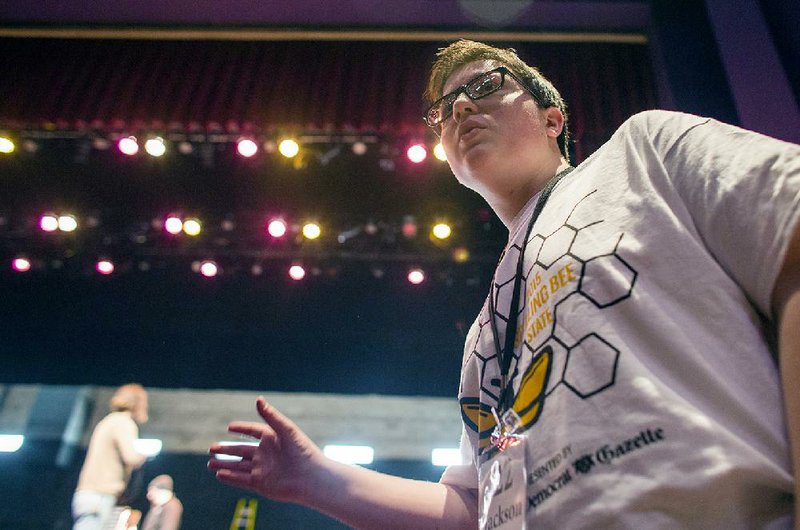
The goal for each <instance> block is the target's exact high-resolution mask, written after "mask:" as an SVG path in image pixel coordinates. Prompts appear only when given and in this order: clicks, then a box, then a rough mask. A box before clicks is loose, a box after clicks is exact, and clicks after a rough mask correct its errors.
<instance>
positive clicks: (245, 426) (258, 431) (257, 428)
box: [228, 421, 275, 440]
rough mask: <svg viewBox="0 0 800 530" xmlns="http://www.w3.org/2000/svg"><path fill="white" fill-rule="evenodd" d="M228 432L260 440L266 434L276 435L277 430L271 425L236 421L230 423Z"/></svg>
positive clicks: (268, 435) (269, 435) (267, 435)
mask: <svg viewBox="0 0 800 530" xmlns="http://www.w3.org/2000/svg"><path fill="white" fill-rule="evenodd" d="M228 432H233V433H236V434H242V435H244V436H249V437H251V438H255V439H256V440H260V439H262V438H264V437H265V436H266V437H267V438H269V437H274V436H275V431H274V430H273V429H272V427H270V426H269V425H264V424H262V423H253V422H250V421H234V422H231V423H229V424H228Z"/></svg>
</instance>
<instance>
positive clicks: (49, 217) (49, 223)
mask: <svg viewBox="0 0 800 530" xmlns="http://www.w3.org/2000/svg"><path fill="white" fill-rule="evenodd" d="M39 228H41V229H42V230H44V231H45V232H55V231H56V230H58V217H56V216H55V215H53V214H50V213H46V214H44V215H43V216H42V217H40V218H39Z"/></svg>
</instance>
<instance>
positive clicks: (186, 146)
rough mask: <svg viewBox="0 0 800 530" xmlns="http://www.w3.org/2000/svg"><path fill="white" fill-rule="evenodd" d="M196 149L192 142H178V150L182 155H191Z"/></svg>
mask: <svg viewBox="0 0 800 530" xmlns="http://www.w3.org/2000/svg"><path fill="white" fill-rule="evenodd" d="M193 151H194V146H193V145H192V144H191V142H187V141H185V140H184V141H183V142H180V143H179V144H178V152H179V153H180V154H182V155H190V154H192V152H193Z"/></svg>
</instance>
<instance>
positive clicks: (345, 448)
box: [322, 445, 375, 464]
mask: <svg viewBox="0 0 800 530" xmlns="http://www.w3.org/2000/svg"><path fill="white" fill-rule="evenodd" d="M322 452H323V453H324V454H325V456H327V457H328V458H330V459H331V460H336V461H337V462H341V463H343V464H371V463H372V460H373V458H374V456H375V450H374V449H372V447H368V446H366V445H326V446H325V447H324V448H323V449H322Z"/></svg>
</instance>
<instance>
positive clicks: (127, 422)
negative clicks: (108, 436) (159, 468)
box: [113, 418, 145, 467]
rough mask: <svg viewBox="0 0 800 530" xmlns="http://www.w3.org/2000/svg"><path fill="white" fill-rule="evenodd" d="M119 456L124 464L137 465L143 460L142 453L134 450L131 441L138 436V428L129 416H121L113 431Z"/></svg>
mask: <svg viewBox="0 0 800 530" xmlns="http://www.w3.org/2000/svg"><path fill="white" fill-rule="evenodd" d="M113 432H114V433H115V442H116V444H117V448H118V449H119V454H120V457H121V458H122V461H123V462H125V465H126V466H131V467H139V466H140V465H141V464H142V463H144V461H145V457H144V455H143V454H141V453H139V452H137V451H136V448H135V447H134V445H133V443H134V442H135V441H136V438H138V437H139V428H138V427H137V426H136V422H134V421H133V420H132V419H130V418H121V419H120V422H119V425H118V427H117V428H115V429H114V431H113Z"/></svg>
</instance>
